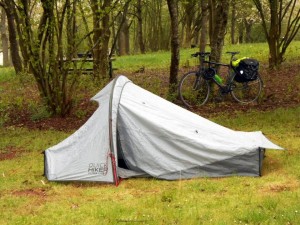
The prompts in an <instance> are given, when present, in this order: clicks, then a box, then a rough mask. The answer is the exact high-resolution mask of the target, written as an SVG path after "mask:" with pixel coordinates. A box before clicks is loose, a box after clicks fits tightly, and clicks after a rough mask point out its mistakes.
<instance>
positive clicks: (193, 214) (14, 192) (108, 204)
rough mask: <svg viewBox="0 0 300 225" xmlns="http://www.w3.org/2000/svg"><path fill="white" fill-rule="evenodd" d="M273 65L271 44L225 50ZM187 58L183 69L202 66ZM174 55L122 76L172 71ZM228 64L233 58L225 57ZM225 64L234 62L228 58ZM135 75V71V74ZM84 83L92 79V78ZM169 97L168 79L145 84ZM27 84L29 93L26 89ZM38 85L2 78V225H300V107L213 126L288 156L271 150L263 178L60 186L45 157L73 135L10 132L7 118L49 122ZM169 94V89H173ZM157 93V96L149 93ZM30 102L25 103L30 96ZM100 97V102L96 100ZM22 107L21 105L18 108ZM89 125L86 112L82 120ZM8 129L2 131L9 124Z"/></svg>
mask: <svg viewBox="0 0 300 225" xmlns="http://www.w3.org/2000/svg"><path fill="white" fill-rule="evenodd" d="M297 44H298V45H299V42H294V43H293V44H292V46H291V48H290V49H289V50H288V52H287V61H289V60H290V59H294V60H298V61H299V53H298V52H299V49H297ZM229 50H232V51H240V52H241V54H240V55H241V56H252V57H254V58H258V59H259V60H261V61H263V62H266V59H267V56H268V51H267V48H266V44H248V45H236V46H225V50H224V52H225V51H229ZM195 51H197V50H195V49H185V50H182V51H181V63H182V66H183V65H186V64H190V65H192V64H196V63H197V60H195V59H191V58H190V54H191V53H193V52H195ZM169 56H170V55H169V53H167V52H159V53H152V54H146V55H139V56H124V57H118V58H117V60H116V61H115V66H116V67H118V68H119V69H120V71H122V70H123V71H129V70H131V71H135V70H138V69H139V68H140V67H142V66H145V68H146V69H151V70H152V69H153V70H155V69H158V70H166V69H168V68H167V67H168V65H169V61H168V60H169V58H170V57H169ZM224 57H225V55H224ZM224 61H225V62H226V61H228V59H226V58H224ZM128 68H130V69H128ZM84 79H88V78H87V77H86V78H84ZM137 80H138V81H139V82H141V83H137V84H138V85H140V84H142V85H143V86H144V87H151V91H153V92H155V93H156V94H159V95H163V93H165V92H166V90H164V88H163V87H164V84H162V82H163V81H162V80H161V79H160V77H157V76H155V74H151V75H150V76H147V77H143V78H141V79H137ZM20 81H21V85H20ZM32 83H33V81H32V80H31V79H30V78H28V77H26V76H23V77H20V78H19V77H16V76H15V75H14V72H13V70H12V69H4V68H1V73H0V94H1V96H0V116H1V117H0V137H1V139H0V140H1V141H0V154H4V153H7V152H10V151H12V150H13V152H15V156H14V157H12V159H7V160H2V161H0V225H2V224H88V225H89V224H155V225H156V224H184V225H185V224H218V225H223V224H300V163H299V162H300V148H299V146H300V138H299V137H300V132H299V129H300V126H299V119H300V116H299V115H300V107H299V106H298V107H295V108H286V109H280V108H279V109H276V110H274V111H268V112H258V111H252V112H251V111H250V112H247V113H245V112H243V113H242V112H235V113H234V115H229V114H226V113H223V114H222V115H220V116H218V117H212V118H210V119H211V120H213V121H215V122H217V123H219V124H221V125H224V126H226V127H229V128H231V129H234V130H242V131H254V130H261V131H263V132H264V133H265V135H266V136H267V137H268V138H270V139H271V140H272V141H274V143H276V144H278V145H280V146H282V147H284V148H285V149H286V150H285V151H274V150H268V151H267V153H266V158H265V161H264V166H263V176H262V177H260V178H252V177H228V178H199V179H191V180H178V181H164V180H157V179H151V178H148V179H146V178H139V179H127V180H123V181H122V183H121V184H120V186H119V187H115V186H114V185H112V184H99V183H78V182H75V183H56V182H48V181H47V180H46V179H45V177H43V175H42V174H43V163H44V162H43V154H42V152H43V151H44V150H45V149H47V148H48V147H50V146H52V145H54V144H56V143H58V142H59V141H61V140H63V139H64V138H66V137H67V136H69V135H70V133H72V132H62V131H56V130H50V129H49V130H30V129H27V128H21V127H17V126H9V127H7V126H6V127H5V126H3V123H4V122H5V120H6V119H7V118H6V117H7V114H6V112H7V110H8V109H10V108H11V107H13V108H14V109H18V110H20V111H21V110H22V108H23V106H24V105H29V108H30V107H32V110H33V112H34V113H33V114H32V116H33V117H32V118H31V119H32V120H35V119H40V118H41V117H45V116H46V117H47V115H44V111H43V108H39V104H38V103H37V101H36V99H35V94H34V89H32V86H33V84H32ZM89 84H90V81H88V80H87V81H82V83H80V90H84V91H83V92H82V93H79V97H80V96H84V95H86V94H87V92H88V93H90V92H94V91H95V90H96V89H99V87H96V85H95V84H94V86H92V87H91V85H89ZM165 86H166V85H165ZM149 89H150V88H149ZM28 94H29V95H30V97H26V98H24V96H28ZM90 96H92V95H90ZM11 99H14V101H11ZM78 114H80V115H79V116H82V117H84V114H85V111H80V112H78ZM1 121H2V123H1Z"/></svg>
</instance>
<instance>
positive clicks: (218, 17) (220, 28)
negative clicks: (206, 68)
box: [210, 0, 229, 62]
mask: <svg viewBox="0 0 300 225" xmlns="http://www.w3.org/2000/svg"><path fill="white" fill-rule="evenodd" d="M213 3H214V4H212V11H214V13H213V15H215V16H214V21H213V24H212V25H211V26H212V37H211V43H210V44H211V46H210V47H211V59H212V60H213V61H215V62H220V59H221V54H222V49H223V44H224V38H225V34H226V26H227V20H228V10H229V0H220V1H218V3H216V2H213Z"/></svg>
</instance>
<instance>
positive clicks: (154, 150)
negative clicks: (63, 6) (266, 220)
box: [45, 76, 282, 185]
mask: <svg viewBox="0 0 300 225" xmlns="http://www.w3.org/2000/svg"><path fill="white" fill-rule="evenodd" d="M92 100H94V101H96V102H98V104H99V107H98V108H97V110H96V111H95V112H94V114H93V115H92V116H91V117H90V118H89V119H88V121H87V122H86V123H85V124H84V125H83V126H82V127H81V128H79V129H78V130H77V131H76V132H75V133H73V134H72V135H71V136H69V137H68V138H66V139H65V140H63V141H62V142H60V143H59V144H57V145H55V146H53V147H50V148H49V149H47V150H46V151H45V175H46V177H47V179H48V180H50V181H100V182H111V183H115V184H116V185H117V184H118V183H119V180H120V178H129V177H155V178H159V179H167V180H176V179H188V178H194V177H223V176H232V175H239V176H260V175H261V170H262V162H263V158H264V151H265V149H266V148H268V149H282V148H281V147H279V146H277V145H275V144H273V143H272V142H271V141H269V140H268V139H267V138H266V137H265V136H264V135H263V134H262V132H260V131H257V132H240V131H234V130H231V129H228V128H226V127H223V126H220V125H218V124H216V123H213V122H211V121H209V120H207V119H205V118H203V117H200V116H199V115H196V114H194V113H192V112H190V111H188V110H186V109H184V108H181V107H179V106H177V105H175V104H173V103H171V102H169V101H167V100H165V99H163V98H161V97H159V96H157V95H154V94H152V93H150V92H149V91H147V90H145V89H142V88H141V87H139V86H137V85H135V84H134V83H132V82H131V81H130V80H129V79H127V78H126V77H125V76H118V77H117V78H115V79H114V80H113V81H111V82H110V83H109V84H108V85H107V86H105V87H104V88H103V89H102V90H101V91H100V92H99V93H98V94H96V95H95V96H94V97H93V98H92Z"/></svg>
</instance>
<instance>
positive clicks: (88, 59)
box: [63, 53, 116, 78]
mask: <svg viewBox="0 0 300 225" xmlns="http://www.w3.org/2000/svg"><path fill="white" fill-rule="evenodd" d="M77 56H78V57H77V58H72V59H71V60H67V59H63V62H68V61H69V62H70V61H71V62H72V64H73V67H72V68H69V69H68V70H69V71H74V70H76V69H78V68H77V64H78V63H82V62H88V63H89V64H87V66H84V67H83V68H81V69H80V70H81V73H83V74H90V73H93V62H94V59H93V57H92V54H90V55H89V54H88V55H86V54H84V53H78V54H77ZM86 56H87V57H86ZM115 60H116V59H115V58H113V57H111V58H109V61H108V67H109V71H108V72H109V77H110V78H112V76H113V70H116V69H114V68H113V65H112V62H113V61H115Z"/></svg>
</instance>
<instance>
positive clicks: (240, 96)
mask: <svg viewBox="0 0 300 225" xmlns="http://www.w3.org/2000/svg"><path fill="white" fill-rule="evenodd" d="M231 88H232V90H231V96H232V97H233V98H234V99H235V100H236V101H237V102H239V103H242V104H248V103H252V102H254V101H256V100H257V99H258V97H259V96H260V94H261V92H262V88H263V82H262V79H261V78H260V75H259V74H258V77H257V79H256V80H253V81H248V82H243V83H239V82H236V81H234V79H233V80H232V85H231Z"/></svg>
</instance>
